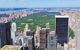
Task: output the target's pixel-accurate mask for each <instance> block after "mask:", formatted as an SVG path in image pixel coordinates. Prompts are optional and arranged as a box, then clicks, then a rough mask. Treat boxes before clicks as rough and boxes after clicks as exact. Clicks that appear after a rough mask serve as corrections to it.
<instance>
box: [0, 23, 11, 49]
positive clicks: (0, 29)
mask: <svg viewBox="0 0 80 50" xmlns="http://www.w3.org/2000/svg"><path fill="white" fill-rule="evenodd" d="M10 29H11V25H10V22H6V23H0V43H1V44H0V46H1V47H3V46H4V45H11V44H12V40H11V31H10ZM1 47H0V48H1Z"/></svg>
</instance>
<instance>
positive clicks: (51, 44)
mask: <svg viewBox="0 0 80 50" xmlns="http://www.w3.org/2000/svg"><path fill="white" fill-rule="evenodd" d="M47 39H48V42H47V44H48V46H47V49H48V50H53V49H54V50H57V41H56V36H55V32H54V31H51V32H50V33H49V34H48V38H47Z"/></svg>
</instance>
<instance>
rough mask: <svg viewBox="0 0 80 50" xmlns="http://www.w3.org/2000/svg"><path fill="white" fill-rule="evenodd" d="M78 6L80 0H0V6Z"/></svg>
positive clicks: (79, 5)
mask: <svg viewBox="0 0 80 50" xmlns="http://www.w3.org/2000/svg"><path fill="white" fill-rule="evenodd" d="M6 7H7V8H9V7H10V8H13V7H80V0H0V8H6Z"/></svg>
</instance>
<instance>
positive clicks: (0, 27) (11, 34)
mask: <svg viewBox="0 0 80 50" xmlns="http://www.w3.org/2000/svg"><path fill="white" fill-rule="evenodd" d="M55 19H56V22H55V31H51V30H50V27H49V23H47V24H46V27H45V28H41V27H40V26H36V31H35V32H32V31H31V30H30V29H29V26H28V24H27V23H26V25H25V28H24V31H23V32H20V33H19V32H18V31H17V26H16V23H15V22H13V23H10V22H8V21H6V22H5V23H0V48H3V47H4V46H5V45H12V46H19V49H20V50H75V45H74V44H73V41H70V40H71V39H69V36H68V34H69V32H68V31H69V28H68V27H69V24H68V22H69V21H68V20H69V16H55Z"/></svg>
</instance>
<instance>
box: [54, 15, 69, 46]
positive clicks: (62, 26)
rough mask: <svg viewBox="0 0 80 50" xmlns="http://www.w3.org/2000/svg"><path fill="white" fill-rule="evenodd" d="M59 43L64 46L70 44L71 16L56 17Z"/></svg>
mask: <svg viewBox="0 0 80 50" xmlns="http://www.w3.org/2000/svg"><path fill="white" fill-rule="evenodd" d="M55 18H56V35H57V43H60V44H61V45H62V46H63V45H64V43H67V42H68V18H69V16H55Z"/></svg>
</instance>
